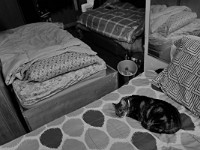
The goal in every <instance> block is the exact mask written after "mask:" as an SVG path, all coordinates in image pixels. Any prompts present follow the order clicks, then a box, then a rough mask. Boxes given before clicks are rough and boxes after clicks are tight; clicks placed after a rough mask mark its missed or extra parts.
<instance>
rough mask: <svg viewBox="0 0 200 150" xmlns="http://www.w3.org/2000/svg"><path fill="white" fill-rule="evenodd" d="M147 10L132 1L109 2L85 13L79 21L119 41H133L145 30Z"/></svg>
mask: <svg viewBox="0 0 200 150" xmlns="http://www.w3.org/2000/svg"><path fill="white" fill-rule="evenodd" d="M144 18H145V12H144V9H143V8H136V7H134V6H133V5H131V4H130V3H121V2H116V3H112V4H110V3H108V4H106V5H103V6H101V7H99V8H97V9H93V10H90V11H87V12H85V13H83V14H82V15H81V16H80V18H79V20H78V23H80V24H83V25H85V26H86V27H88V28H90V29H91V30H93V31H96V32H98V33H100V34H103V35H105V36H107V37H110V38H114V39H116V40H119V41H124V42H127V43H133V42H134V40H135V38H136V37H137V36H139V35H141V34H142V32H143V31H144Z"/></svg>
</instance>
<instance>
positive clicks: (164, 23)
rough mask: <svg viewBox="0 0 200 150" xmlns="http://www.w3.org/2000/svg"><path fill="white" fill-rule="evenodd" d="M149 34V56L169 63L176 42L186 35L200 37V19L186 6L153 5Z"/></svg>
mask: <svg viewBox="0 0 200 150" xmlns="http://www.w3.org/2000/svg"><path fill="white" fill-rule="evenodd" d="M149 34H150V36H149V49H150V50H149V54H151V55H153V56H155V57H157V58H160V59H161V60H163V61H165V62H167V63H168V62H170V60H171V59H170V51H171V49H173V42H174V41H175V40H177V39H180V38H182V37H183V36H185V35H195V36H199V35H200V19H199V18H198V16H197V13H196V12H195V11H193V10H192V9H191V8H190V7H188V6H185V5H183V6H167V5H165V4H163V5H151V17H150V33H149Z"/></svg>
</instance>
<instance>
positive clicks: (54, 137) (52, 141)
mask: <svg viewBox="0 0 200 150" xmlns="http://www.w3.org/2000/svg"><path fill="white" fill-rule="evenodd" d="M50 137H51V138H50ZM62 137H63V135H62V132H61V130H60V129H59V128H50V129H48V130H46V131H44V132H43V134H42V135H41V136H40V142H41V144H42V145H44V146H46V147H49V148H58V147H59V146H60V144H61V142H62Z"/></svg>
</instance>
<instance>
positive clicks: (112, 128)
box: [0, 70, 200, 150]
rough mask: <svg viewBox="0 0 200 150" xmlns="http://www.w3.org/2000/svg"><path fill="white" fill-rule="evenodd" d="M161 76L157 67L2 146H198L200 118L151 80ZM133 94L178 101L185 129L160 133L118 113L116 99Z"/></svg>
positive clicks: (174, 149)
mask: <svg viewBox="0 0 200 150" xmlns="http://www.w3.org/2000/svg"><path fill="white" fill-rule="evenodd" d="M157 76H158V74H157V73H156V72H155V71H151V70H149V71H146V72H144V73H142V74H141V75H139V76H137V77H135V78H133V79H132V80H130V81H129V83H128V84H127V85H125V86H122V87H121V88H119V89H117V90H115V91H113V92H111V93H109V94H107V95H105V96H104V97H102V98H100V99H99V100H97V101H94V102H92V103H90V104H89V105H87V106H85V107H82V108H80V109H78V110H76V111H74V112H72V113H69V114H67V115H65V116H62V117H60V118H58V119H56V120H54V121H52V122H50V123H48V124H46V125H44V126H42V127H40V128H38V129H37V130H35V131H32V132H30V133H28V134H26V135H24V136H22V137H19V138H17V139H15V140H13V141H11V142H9V143H6V144H4V145H1V146H0V149H2V150H14V149H20V150H23V149H30V150H32V149H34V150H42V149H46V150H48V149H68V150H72V149H82V150H90V149H105V150H108V149H109V150H122V149H123V150H197V149H198V147H200V143H199V139H200V136H199V135H200V126H199V125H200V119H199V118H198V117H196V116H195V115H193V114H192V113H191V112H190V111H188V110H187V109H186V108H185V107H183V106H182V105H180V104H178V103H176V102H175V101H173V100H172V99H170V98H169V97H168V96H166V95H165V94H164V93H163V92H160V91H158V90H157V89H156V88H155V87H154V86H153V85H152V83H151V82H152V80H153V79H155V78H156V77H157ZM132 94H137V95H145V96H149V97H153V98H158V99H162V100H165V101H167V102H169V103H171V104H172V105H174V106H175V107H176V108H177V109H178V111H179V112H180V113H181V120H182V129H181V130H179V131H178V132H177V133H175V134H156V133H153V132H149V131H148V130H146V129H144V128H143V127H142V126H141V125H140V123H139V122H137V121H136V120H134V119H131V118H118V117H116V115H115V112H114V108H113V106H112V103H118V102H119V101H120V99H121V98H122V97H124V96H128V95H132Z"/></svg>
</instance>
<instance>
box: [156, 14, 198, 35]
mask: <svg viewBox="0 0 200 150" xmlns="http://www.w3.org/2000/svg"><path fill="white" fill-rule="evenodd" d="M196 18H197V14H196V13H194V12H190V11H181V12H179V13H177V14H174V15H172V16H170V17H169V18H168V19H167V20H166V22H165V23H163V24H162V25H161V26H160V27H159V28H158V29H157V32H158V33H160V34H161V35H163V36H165V37H166V36H168V35H169V34H170V33H172V32H174V31H176V30H178V29H180V28H182V27H183V26H185V25H187V24H189V23H191V22H192V21H193V20H195V19H196Z"/></svg>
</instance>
